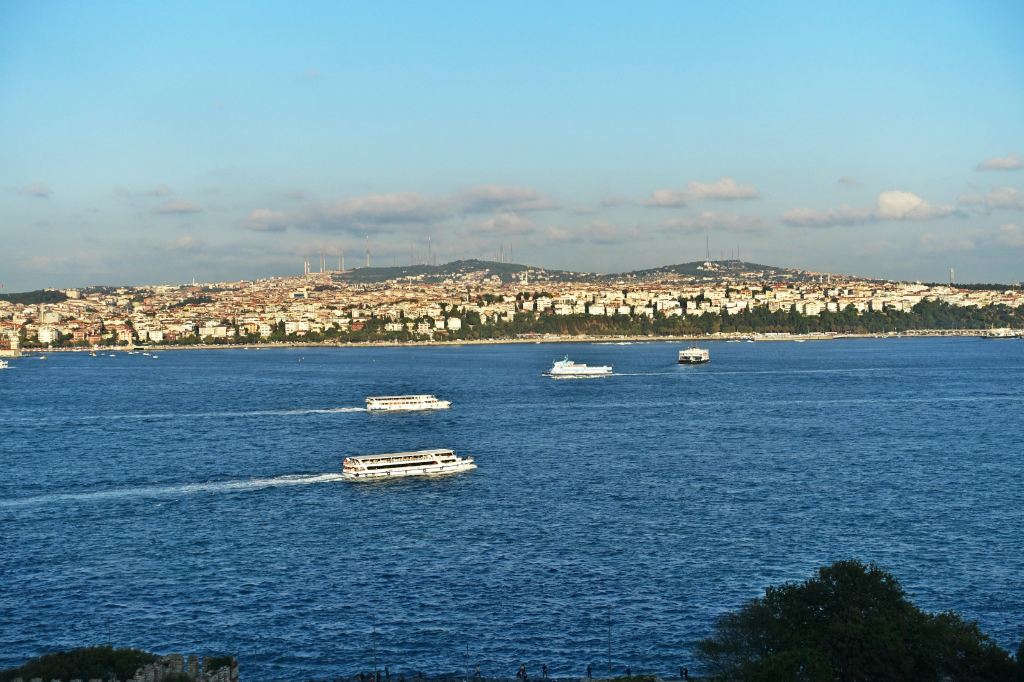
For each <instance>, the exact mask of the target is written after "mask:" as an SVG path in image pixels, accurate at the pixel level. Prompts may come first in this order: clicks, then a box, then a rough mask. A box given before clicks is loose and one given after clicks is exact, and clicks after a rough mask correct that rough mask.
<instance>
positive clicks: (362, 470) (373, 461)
mask: <svg viewBox="0 0 1024 682" xmlns="http://www.w3.org/2000/svg"><path fill="white" fill-rule="evenodd" d="M470 469H476V464H475V463H474V461H473V458H472V457H459V456H458V455H456V454H455V451H454V450H416V451H414V452H392V453H389V454H384V455H361V456H355V457H346V458H345V461H344V462H342V464H341V476H342V478H346V479H352V480H358V481H362V480H367V481H368V480H371V479H377V478H400V477H402V476H443V475H447V474H457V473H460V472H463V471H469V470H470Z"/></svg>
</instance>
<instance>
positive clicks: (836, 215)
mask: <svg viewBox="0 0 1024 682" xmlns="http://www.w3.org/2000/svg"><path fill="white" fill-rule="evenodd" d="M873 216H874V214H873V213H872V211H871V209H870V208H853V207H851V206H846V205H843V206H840V207H839V208H830V209H827V210H825V211H819V210H816V209H813V208H794V209H790V210H789V211H786V212H785V213H783V214H782V222H784V223H786V224H787V225H792V226H794V227H829V226H832V225H860V224H861V223H866V222H868V221H870V220H871V219H872V218H873Z"/></svg>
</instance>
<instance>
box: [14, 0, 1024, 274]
mask: <svg viewBox="0 0 1024 682" xmlns="http://www.w3.org/2000/svg"><path fill="white" fill-rule="evenodd" d="M832 4H833V3H737V4H728V5H727V4H725V3H711V4H708V5H703V4H702V5H698V4H696V3H677V2H673V3H646V4H637V3H621V4H607V3H605V4H599V3H593V2H586V3H584V2H580V3H568V2H566V3H542V2H536V3H529V2H516V3H469V2H461V3H436V2H435V3H411V2H410V3H395V4H389V3H363V4H355V3H351V4H350V3H337V2H324V3H317V2H304V3H283V2H281V3H251V2H245V3H243V2H220V3H189V2H175V3H159V2H147V3H129V2H125V3H114V2H95V3H72V2H8V1H4V0H0V131H2V132H0V282H3V285H4V289H3V291H18V290H24V289H32V288H38V287H47V286H58V287H65V286H80V285H87V284H96V283H164V282H182V281H188V280H191V279H192V277H193V276H195V277H197V278H199V279H201V280H207V281H213V280H227V279H240V278H251V277H256V276H268V275H277V274H287V273H295V272H301V269H302V260H303V258H304V257H306V256H310V257H312V258H313V259H314V260H316V258H317V252H318V251H326V252H328V253H330V254H332V260H333V262H335V263H336V261H337V253H338V251H339V250H341V249H344V250H345V251H346V255H347V258H346V260H347V264H351V263H352V262H353V261H356V260H362V258H363V256H362V253H363V249H364V245H365V244H366V243H367V241H368V242H369V244H370V248H371V251H372V252H373V262H374V264H387V265H391V264H393V263H399V264H404V263H407V262H409V261H410V260H422V259H423V258H424V255H423V254H424V253H425V249H426V242H427V239H428V238H429V239H430V241H431V244H432V248H433V251H434V252H435V253H436V254H437V256H438V258H440V259H441V260H447V259H451V258H461V257H464V256H465V257H481V256H482V257H493V256H494V254H495V252H496V251H497V249H498V248H499V245H502V244H504V245H505V249H506V253H507V251H508V248H509V245H511V248H512V253H513V256H514V258H515V260H516V261H519V262H527V263H531V264H537V265H543V266H548V267H557V268H566V269H581V270H598V271H604V272H607V271H620V270H627V269H634V268H641V267H650V266H655V265H661V264H665V263H675V262H683V261H689V260H696V259H699V258H703V256H704V252H705V240H706V239H707V240H709V241H710V243H711V250H712V255H713V257H721V256H729V255H732V254H735V252H736V250H737V249H738V250H739V253H740V256H741V257H743V258H744V259H745V260H753V261H757V262H763V263H770V264H775V265H788V266H795V267H806V268H810V269H816V270H829V271H833V272H850V273H857V274H864V275H872V276H882V277H891V278H901V279H923V280H942V279H945V278H946V277H947V276H948V275H947V273H948V268H949V267H950V266H955V267H956V269H957V273H958V278H959V279H961V280H962V281H994V280H995V281H1016V280H1020V279H1022V278H1024V167H1022V166H1024V41H1021V40H1020V27H1021V26H1024V4H1022V3H1020V2H1005V3H999V2H963V3H949V2H929V3H925V2H921V3H910V2H908V3H897V4H896V5H895V6H893V5H892V4H890V3H856V4H854V3H851V4H849V6H838V5H837V6H834V7H833V6H830V5H832ZM367 237H368V238H369V239H368V240H367Z"/></svg>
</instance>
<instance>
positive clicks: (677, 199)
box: [644, 177, 760, 208]
mask: <svg viewBox="0 0 1024 682" xmlns="http://www.w3.org/2000/svg"><path fill="white" fill-rule="evenodd" d="M759 196H760V192H758V191H757V188H756V187H754V186H753V185H741V184H739V183H737V182H736V181H735V180H733V179H732V178H730V177H723V178H719V179H718V180H715V181H714V182H696V181H694V182H689V183H687V184H686V189H685V190H682V189H656V190H654V191H653V192H652V193H651V196H650V198H649V199H648V200H647V201H645V202H644V205H645V206H651V207H655V208H680V207H683V206H686V205H687V204H688V203H689V202H691V201H706V200H711V201H736V200H741V199H756V198H758V197H759Z"/></svg>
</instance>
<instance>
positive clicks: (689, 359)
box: [679, 347, 711, 365]
mask: <svg viewBox="0 0 1024 682" xmlns="http://www.w3.org/2000/svg"><path fill="white" fill-rule="evenodd" d="M710 361H711V353H710V352H709V351H708V350H707V349H706V348H696V347H695V348H687V349H686V350H681V351H679V364H680V365H701V364H704V363H705V362H710Z"/></svg>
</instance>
